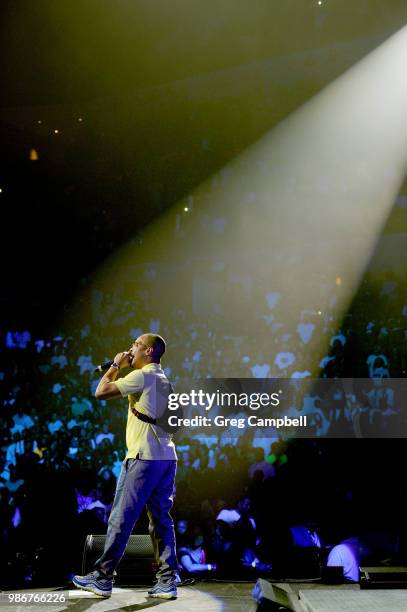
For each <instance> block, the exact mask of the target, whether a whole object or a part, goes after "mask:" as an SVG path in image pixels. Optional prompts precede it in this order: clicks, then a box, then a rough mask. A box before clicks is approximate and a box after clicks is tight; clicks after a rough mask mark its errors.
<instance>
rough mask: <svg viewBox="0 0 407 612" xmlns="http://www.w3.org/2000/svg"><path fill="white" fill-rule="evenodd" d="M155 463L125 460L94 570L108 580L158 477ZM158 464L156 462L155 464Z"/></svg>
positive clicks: (111, 576)
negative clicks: (102, 545) (103, 543)
mask: <svg viewBox="0 0 407 612" xmlns="http://www.w3.org/2000/svg"><path fill="white" fill-rule="evenodd" d="M155 463H156V462H155V461H142V460H140V459H127V461H126V462H125V465H124V466H123V472H122V473H121V474H120V478H119V480H118V483H117V490H116V495H115V499H114V502H113V506H112V510H111V513H110V517H109V523H108V529H107V536H106V542H105V548H104V551H103V554H102V556H101V557H100V558H99V559H98V560H97V561H96V564H95V567H96V569H97V570H99V572H100V573H101V574H103V575H104V576H105V577H107V578H113V576H114V571H115V569H116V567H117V565H118V564H119V562H120V559H121V558H122V556H123V554H124V551H125V550H126V546H127V543H128V541H129V538H130V535H131V532H132V531H133V527H134V525H135V523H136V521H137V519H138V518H139V516H140V514H141V511H142V509H143V508H144V506H145V504H146V501H147V500H148V498H149V497H150V495H151V492H152V490H153V489H154V488H155V486H156V485H157V482H158V481H159V478H160V470H157V469H156V467H158V465H157V466H155ZM158 463H159V462H158Z"/></svg>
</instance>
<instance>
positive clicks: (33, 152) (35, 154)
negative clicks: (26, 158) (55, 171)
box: [30, 149, 39, 161]
mask: <svg viewBox="0 0 407 612" xmlns="http://www.w3.org/2000/svg"><path fill="white" fill-rule="evenodd" d="M38 159H39V157H38V152H37V150H36V149H30V161H37V160H38Z"/></svg>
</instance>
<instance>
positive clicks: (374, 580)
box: [359, 567, 407, 589]
mask: <svg viewBox="0 0 407 612" xmlns="http://www.w3.org/2000/svg"><path fill="white" fill-rule="evenodd" d="M359 571H360V588H361V589H407V567H360V568H359Z"/></svg>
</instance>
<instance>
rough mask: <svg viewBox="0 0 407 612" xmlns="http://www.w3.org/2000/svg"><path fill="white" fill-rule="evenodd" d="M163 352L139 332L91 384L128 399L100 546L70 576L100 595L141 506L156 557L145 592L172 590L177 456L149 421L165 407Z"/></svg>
mask: <svg viewBox="0 0 407 612" xmlns="http://www.w3.org/2000/svg"><path fill="white" fill-rule="evenodd" d="M164 352H165V342H164V340H163V338H161V336H158V335H156V334H143V335H142V336H139V338H137V340H136V341H135V342H134V344H133V346H132V347H131V349H130V350H129V351H127V352H124V353H118V354H117V355H116V357H115V359H114V362H113V364H112V365H111V366H110V368H109V369H108V371H107V372H106V374H105V375H104V376H103V377H102V379H101V380H100V382H99V385H98V387H97V389H96V394H95V395H96V397H97V398H99V399H111V398H114V397H118V396H120V395H122V396H126V395H127V396H128V399H129V410H128V417H127V429H126V444H127V449H128V452H127V455H126V458H125V460H124V462H123V465H122V469H121V473H120V476H119V478H118V481H117V487H116V494H115V498H114V502H113V506H112V510H111V513H110V518H109V523H108V529H107V536H106V542H105V549H104V552H103V554H102V556H101V557H100V558H99V559H98V560H97V561H96V564H95V570H94V571H92V572H91V573H90V574H87V575H86V576H74V578H73V583H74V584H75V586H77V587H79V588H80V589H84V590H85V591H91V592H92V593H95V594H96V595H101V596H103V597H110V595H111V594H112V584H113V578H114V573H115V569H116V567H117V565H118V564H119V561H120V559H121V558H122V556H123V554H124V551H125V549H126V546H127V543H128V540H129V537H130V535H131V532H132V530H133V527H134V524H135V523H136V521H137V519H138V518H139V516H140V513H141V511H142V509H143V508H144V506H147V513H148V517H149V521H150V535H151V537H152V540H153V545H154V550H155V555H156V560H157V563H158V571H157V575H156V578H157V582H156V584H155V585H154V586H153V587H152V589H151V590H150V591H149V592H148V594H149V595H150V596H151V597H161V598H164V599H174V598H175V597H176V596H177V589H176V573H177V570H178V563H177V557H176V551H175V535H174V525H173V521H172V518H171V516H170V510H171V507H172V502H173V493H174V481H175V472H176V460H177V456H176V453H175V446H174V443H173V441H172V438H171V434H169V433H167V432H166V431H164V430H163V429H161V427H158V426H157V425H155V424H154V421H155V419H157V418H159V417H161V416H162V415H163V413H164V412H165V410H166V407H167V402H168V395H169V393H170V383H169V381H168V379H167V378H166V376H165V374H164V372H163V370H162V368H161V365H160V360H161V357H162V355H163V354H164ZM125 367H131V368H133V371H132V372H130V373H129V374H127V376H125V377H124V378H120V379H118V380H116V377H117V375H118V372H119V370H120V369H122V368H125Z"/></svg>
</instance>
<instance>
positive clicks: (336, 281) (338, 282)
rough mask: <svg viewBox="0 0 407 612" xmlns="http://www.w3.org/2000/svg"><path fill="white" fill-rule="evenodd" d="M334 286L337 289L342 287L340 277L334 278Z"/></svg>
mask: <svg viewBox="0 0 407 612" xmlns="http://www.w3.org/2000/svg"><path fill="white" fill-rule="evenodd" d="M335 284H336V285H337V286H338V287H339V286H340V285H342V278H341V277H340V276H337V277H336V278H335Z"/></svg>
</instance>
